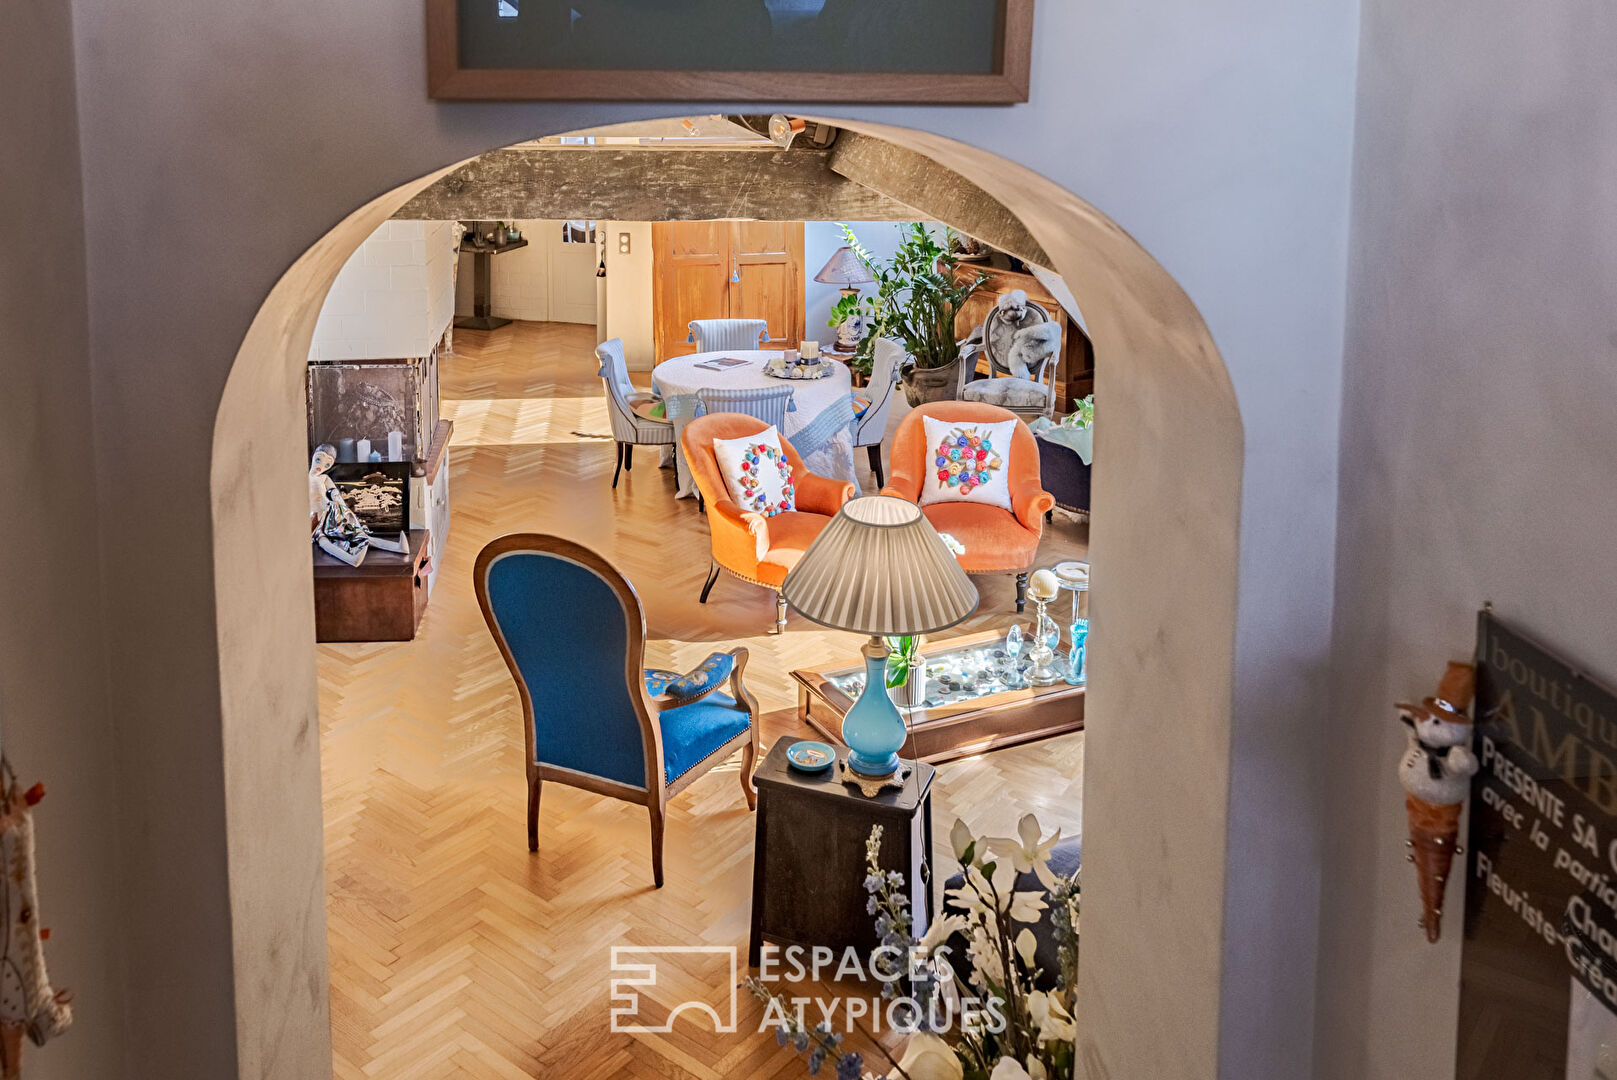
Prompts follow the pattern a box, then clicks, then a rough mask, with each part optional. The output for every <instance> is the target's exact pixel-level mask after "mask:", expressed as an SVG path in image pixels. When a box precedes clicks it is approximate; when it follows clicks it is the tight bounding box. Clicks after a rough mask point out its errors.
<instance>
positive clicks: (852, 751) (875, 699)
mask: <svg viewBox="0 0 1617 1080" xmlns="http://www.w3.org/2000/svg"><path fill="white" fill-rule="evenodd" d="M861 651H862V652H863V653H864V656H865V689H864V691H863V692H862V693H861V694H860V695H859V700H858V701H856V702H854V703H853V707H852V708H851V709H849V710H848V715H847V716H845V717H843V718H842V741H843V742H844V743H846V744H847V747H848V764H849V766H851V767H852V768H853V770H854V771H855V772H857V773H860V774H862V775H864V776H871V777H879V776H891V775H892V774H893V773H894V772H896V771H897V770H898V752H899V750H901V749H903V747H904V740H905V739H906V738H907V737H908V735H909V732H908V730H907V729H906V728H905V727H904V717H903V715H902V714H900V713H899V711H898V706H896V705H894V704H893V699H892V698H890V697H888V696H887V654H888V651H889V650H888V648H887V644H886V643H885V642H883V641H882V640H881V638H879V637H872V638H871V639H870V641H869V642H867V643H866V644H865V646H864V648H863V649H862V650H861Z"/></svg>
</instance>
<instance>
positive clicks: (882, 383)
mask: <svg viewBox="0 0 1617 1080" xmlns="http://www.w3.org/2000/svg"><path fill="white" fill-rule="evenodd" d="M903 362H904V346H902V345H900V344H899V343H898V342H896V341H894V340H892V339H891V338H882V339H881V340H880V341H878V342H876V351H875V354H874V356H873V357H872V358H871V364H870V385H869V388H868V389H867V390H865V391H864V392H865V394H866V395H867V396H868V401H869V404H867V405H866V406H865V408H864V410H863V411H862V412H859V413H857V414H856V415H855V416H854V418H853V448H854V449H855V450H857V449H859V448H860V447H861V446H862V447H864V448H865V453H866V454H868V455H869V457H870V471H871V472H872V473H874V474H875V476H876V489H877V490H878V491H879V490H881V488H882V486H883V485H884V484H886V483H887V479H886V477H885V476H884V475H883V473H882V467H881V444H882V442H883V440H885V439H886V438H887V415H888V414H889V413H891V412H892V411H893V395H894V393H895V390H894V388H895V387H896V386H897V385H898V374H899V370H898V369H899V365H901V364H902V363H903Z"/></svg>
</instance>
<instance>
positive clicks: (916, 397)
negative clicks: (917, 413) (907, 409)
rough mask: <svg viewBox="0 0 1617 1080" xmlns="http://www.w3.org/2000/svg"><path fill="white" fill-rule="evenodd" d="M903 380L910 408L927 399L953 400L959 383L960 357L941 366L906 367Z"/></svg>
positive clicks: (923, 402) (923, 403) (925, 401)
mask: <svg viewBox="0 0 1617 1080" xmlns="http://www.w3.org/2000/svg"><path fill="white" fill-rule="evenodd" d="M903 382H904V396H905V397H906V398H908V399H909V403H910V406H911V407H912V408H913V407H914V406H916V405H925V404H926V403H927V402H929V401H953V400H954V396H955V389H956V387H958V386H959V385H960V358H959V357H955V359H954V360H953V361H952V362H951V363H947V364H944V365H943V366H942V367H932V368H924V367H907V368H905V369H904V375H903Z"/></svg>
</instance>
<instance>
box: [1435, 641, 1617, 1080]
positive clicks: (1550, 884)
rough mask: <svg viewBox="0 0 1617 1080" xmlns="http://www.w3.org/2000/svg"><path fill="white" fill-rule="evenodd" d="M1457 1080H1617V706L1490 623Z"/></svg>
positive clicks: (1479, 705)
mask: <svg viewBox="0 0 1617 1080" xmlns="http://www.w3.org/2000/svg"><path fill="white" fill-rule="evenodd" d="M1476 720H1477V730H1476V752H1477V758H1478V760H1479V761H1480V762H1481V765H1482V768H1481V770H1480V771H1479V772H1478V773H1477V775H1476V777H1475V779H1474V781H1473V783H1472V788H1471V826H1470V838H1469V844H1468V852H1469V853H1468V855H1467V858H1466V878H1467V882H1466V910H1465V939H1464V944H1463V946H1462V950H1461V966H1460V1031H1459V1052H1458V1058H1457V1061H1458V1068H1457V1076H1458V1078H1459V1080H1617V697H1614V696H1613V695H1612V694H1611V692H1609V691H1607V690H1605V689H1603V688H1602V687H1600V686H1598V685H1596V684H1595V683H1593V682H1591V681H1590V680H1589V679H1588V678H1586V677H1585V676H1583V675H1582V674H1581V673H1580V672H1578V671H1577V670H1575V669H1574V668H1572V667H1571V666H1569V665H1567V664H1566V663H1564V662H1562V661H1561V660H1558V659H1557V658H1556V657H1555V656H1553V655H1551V654H1550V653H1549V652H1547V651H1546V650H1545V649H1544V648H1543V647H1541V646H1539V645H1537V644H1535V643H1534V642H1532V641H1530V640H1529V639H1527V638H1525V637H1523V636H1522V635H1520V634H1518V633H1515V632H1514V631H1512V630H1511V629H1510V628H1508V627H1506V626H1504V625H1503V624H1501V623H1500V622H1499V620H1497V619H1495V618H1494V617H1493V616H1492V615H1491V614H1490V613H1487V612H1484V613H1483V614H1482V616H1481V618H1480V620H1479V629H1478V637H1477V698H1476Z"/></svg>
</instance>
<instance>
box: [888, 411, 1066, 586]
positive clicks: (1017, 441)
mask: <svg viewBox="0 0 1617 1080" xmlns="http://www.w3.org/2000/svg"><path fill="white" fill-rule="evenodd" d="M923 416H930V417H933V418H934V419H937V420H943V421H946V422H948V423H951V424H997V423H999V422H1000V421H1003V420H1016V434H1015V435H1013V436H1012V437H1011V452H1010V454H1009V456H1008V458H1007V460H1006V467H1007V468H1008V469H1009V470H1010V473H1009V475H1008V476H1007V480H1008V482H1009V484H1010V488H1011V509H1010V510H1005V509H1003V508H1001V507H998V506H990V505H988V504H987V503H972V502H940V503H932V504H930V505H928V506H923V507H921V512H922V513H923V514H925V515H926V517H927V520H928V521H930V522H931V523H932V527H933V528H935V529H937V530H938V532H941V533H948V534H949V535H950V536H952V537H954V538H955V539H956V540H958V541H960V543H961V544H963V545H964V546H965V548H966V553H965V554H964V555H961V556H960V568H961V569H962V570H964V571H965V572H966V573H968V574H1015V575H1016V610H1017V611H1021V610H1022V609H1023V607H1024V606H1026V604H1027V576H1028V572H1029V571H1030V570H1031V569H1032V568H1033V562H1034V560H1035V559H1036V558H1038V553H1039V538H1040V537H1041V536H1042V535H1044V515H1045V513H1046V512H1047V511H1048V510H1049V509H1050V508H1051V507H1053V506H1054V505H1055V504H1056V501H1055V498H1054V497H1053V496H1051V494H1050V493H1049V492H1047V491H1045V490H1044V487H1043V485H1042V484H1041V482H1040V480H1039V444H1038V442H1037V441H1036V440H1035V439H1034V437H1033V431H1032V429H1031V428H1029V427H1028V426H1027V424H1025V423H1023V422H1022V421H1021V420H1019V419H1017V416H1016V414H1015V413H1013V412H1011V411H1010V410H1009V409H1002V408H1000V407H999V406H998V405H988V404H984V403H982V402H977V401H934V402H930V403H928V404H926V405H921V406H919V407H917V408H915V409H914V410H912V411H911V412H910V414H909V415H908V416H906V417H904V419H903V421H902V422H901V423H900V424H899V425H898V432H897V433H896V434H895V435H894V436H893V452H892V454H891V456H890V461H891V466H892V470H893V479H892V482H891V483H889V484H888V485H887V486H886V487H884V488H882V494H883V495H897V496H898V497H899V498H901V499H908V500H909V501H910V502H916V503H918V502H920V501H921V482H922V480H923V478H925V477H926V476H927V475H929V474H930V472H931V464H930V463H931V457H932V455H931V452H930V451H931V448H930V447H929V446H928V445H927V439H926V425H925V424H923V423H922V421H921V418H922V417H923Z"/></svg>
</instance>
